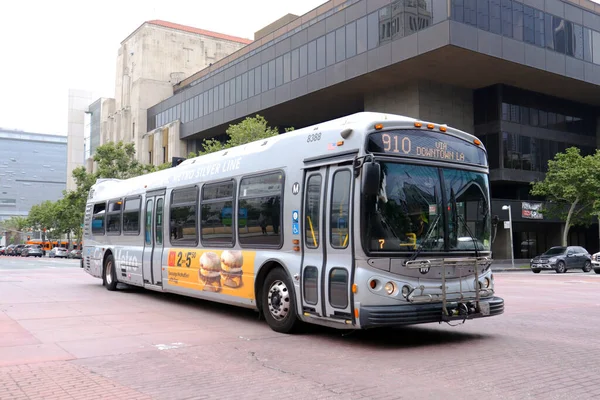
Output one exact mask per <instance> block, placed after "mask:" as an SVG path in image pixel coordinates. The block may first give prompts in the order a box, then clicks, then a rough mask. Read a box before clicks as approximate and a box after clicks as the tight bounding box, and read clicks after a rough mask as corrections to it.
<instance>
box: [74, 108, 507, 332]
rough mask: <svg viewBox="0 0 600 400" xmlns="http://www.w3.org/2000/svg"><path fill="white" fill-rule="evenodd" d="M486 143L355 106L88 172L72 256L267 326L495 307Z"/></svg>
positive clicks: (354, 325) (446, 315)
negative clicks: (167, 162)
mask: <svg viewBox="0 0 600 400" xmlns="http://www.w3.org/2000/svg"><path fill="white" fill-rule="evenodd" d="M490 245H491V218H490V194H489V184H488V166H487V156H486V151H485V149H484V147H483V145H482V144H481V142H480V141H479V140H478V139H477V138H476V137H474V136H472V135H470V134H467V133H465V132H461V131H459V130H456V129H452V128H450V127H447V126H445V125H440V124H435V123H427V122H420V121H417V120H415V119H412V118H407V117H402V116H397V115H390V114H379V113H367V112H365V113H357V114H353V115H350V116H347V117H344V118H339V119H336V120H333V121H329V122H325V123H321V124H318V125H315V126H310V127H307V128H304V129H299V130H296V131H293V132H290V133H286V134H282V135H279V136H276V137H271V138H268V139H264V140H259V141H255V142H252V143H249V144H246V145H242V146H239V147H235V148H230V149H227V150H223V151H220V152H217V153H212V154H208V155H204V156H200V157H196V158H193V159H188V160H185V161H184V162H182V163H181V164H180V165H178V166H176V167H174V168H170V169H167V170H163V171H159V172H155V173H151V174H147V175H143V176H139V177H135V178H131V179H126V180H115V179H106V180H99V181H98V182H96V184H95V185H94V186H93V187H92V189H91V190H90V193H89V198H88V201H87V205H86V212H85V221H84V242H83V260H82V265H83V268H84V269H85V271H87V272H88V273H89V274H91V275H92V276H95V277H98V278H102V280H103V284H104V285H105V286H106V288H107V289H108V290H115V289H116V288H117V284H118V283H124V284H127V285H134V286H140V287H144V288H148V289H151V290H156V291H161V292H170V293H178V294H182V295H186V296H193V297H198V298H202V299H208V300H213V301H217V302H222V303H228V304H232V305H236V306H241V307H248V308H252V309H256V310H258V311H259V312H260V313H261V315H262V316H264V318H265V319H266V321H267V323H268V324H269V326H270V327H271V328H272V329H273V330H275V331H278V332H291V331H292V330H293V329H294V328H295V327H296V326H297V325H298V323H299V322H300V321H303V322H308V323H315V324H321V325H326V326H330V327H335V328H343V329H361V328H370V327H382V326H399V325H408V324H419V323H427V322H443V321H446V322H448V321H452V320H459V321H464V320H466V319H473V318H479V317H487V316H494V315H499V314H502V313H503V311H504V301H503V300H502V299H501V298H499V297H495V296H494V278H493V275H492V271H491V269H490V266H491V251H490Z"/></svg>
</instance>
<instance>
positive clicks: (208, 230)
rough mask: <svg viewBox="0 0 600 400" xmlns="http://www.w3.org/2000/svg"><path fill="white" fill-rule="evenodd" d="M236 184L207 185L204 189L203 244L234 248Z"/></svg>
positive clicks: (202, 209) (231, 182)
mask: <svg viewBox="0 0 600 400" xmlns="http://www.w3.org/2000/svg"><path fill="white" fill-rule="evenodd" d="M233 184H234V182H233V181H230V182H222V183H215V184H207V185H204V186H203V187H202V203H201V208H200V215H201V222H200V227H201V239H202V244H204V245H207V246H210V245H226V246H233V194H234V186H233Z"/></svg>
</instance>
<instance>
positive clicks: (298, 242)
mask: <svg viewBox="0 0 600 400" xmlns="http://www.w3.org/2000/svg"><path fill="white" fill-rule="evenodd" d="M292 243H293V244H300V240H298V239H294V240H292Z"/></svg>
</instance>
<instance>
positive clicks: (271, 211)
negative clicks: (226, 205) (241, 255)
mask: <svg viewBox="0 0 600 400" xmlns="http://www.w3.org/2000/svg"><path fill="white" fill-rule="evenodd" d="M283 183H284V176H283V172H275V173H270V174H267V175H260V176H253V177H245V178H243V179H242V181H241V183H240V191H239V200H238V223H237V226H238V236H239V240H240V245H241V246H242V247H280V246H281V243H282V237H283V234H282V232H281V229H280V227H281V207H282V205H281V196H282V194H283Z"/></svg>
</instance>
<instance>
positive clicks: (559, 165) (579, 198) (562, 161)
mask: <svg viewBox="0 0 600 400" xmlns="http://www.w3.org/2000/svg"><path fill="white" fill-rule="evenodd" d="M599 174H600V153H598V152H597V153H596V154H594V155H589V156H582V155H581V153H580V152H579V149H578V148H576V147H571V148H568V149H567V150H566V151H565V152H564V153H558V154H556V156H555V157H554V160H550V161H548V172H547V173H546V177H545V178H544V180H543V181H539V182H534V183H532V189H531V194H533V195H535V196H544V197H545V198H546V203H545V204H544V207H543V210H542V211H543V213H544V214H546V215H548V216H550V217H557V218H560V219H562V220H563V221H565V229H564V232H563V237H562V245H563V246H567V238H568V235H569V229H570V228H571V227H572V226H573V225H589V224H590V223H591V222H592V221H593V218H594V215H598V211H595V210H598V209H600V203H599V204H596V203H598V202H597V201H596V198H597V196H598V192H599V191H600V176H599Z"/></svg>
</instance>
